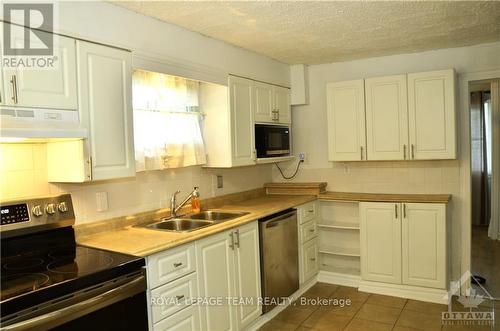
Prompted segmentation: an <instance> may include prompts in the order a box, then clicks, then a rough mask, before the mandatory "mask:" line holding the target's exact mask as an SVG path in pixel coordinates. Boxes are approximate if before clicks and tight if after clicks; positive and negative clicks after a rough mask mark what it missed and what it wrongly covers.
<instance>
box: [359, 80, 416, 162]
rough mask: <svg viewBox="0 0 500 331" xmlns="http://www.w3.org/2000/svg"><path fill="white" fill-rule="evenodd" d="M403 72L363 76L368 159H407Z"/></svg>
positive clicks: (406, 118)
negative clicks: (381, 75)
mask: <svg viewBox="0 0 500 331" xmlns="http://www.w3.org/2000/svg"><path fill="white" fill-rule="evenodd" d="M406 90H407V89H406V75H397V76H388V77H377V78H369V79H365V101H366V149H367V154H368V155H367V159H368V160H406V158H407V156H408V107H407V104H408V98H407V95H406Z"/></svg>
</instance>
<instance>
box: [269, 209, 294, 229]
mask: <svg viewBox="0 0 500 331" xmlns="http://www.w3.org/2000/svg"><path fill="white" fill-rule="evenodd" d="M296 216H297V211H296V210H292V211H290V212H288V213H286V214H283V215H279V216H276V217H274V218H271V219H269V220H266V221H264V222H262V223H263V224H264V226H265V227H266V228H272V227H275V226H278V225H280V224H282V222H281V221H283V220H286V219H289V218H290V217H296Z"/></svg>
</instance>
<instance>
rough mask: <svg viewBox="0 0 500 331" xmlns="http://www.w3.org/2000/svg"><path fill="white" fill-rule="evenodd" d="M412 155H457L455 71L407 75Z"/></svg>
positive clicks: (424, 156) (430, 156) (454, 156)
mask: <svg viewBox="0 0 500 331" xmlns="http://www.w3.org/2000/svg"><path fill="white" fill-rule="evenodd" d="M408 110H409V133H410V135H409V136H410V157H411V159H415V160H429V159H454V158H456V125H455V72H454V70H453V69H449V70H441V71H431V72H421V73H414V74H408Z"/></svg>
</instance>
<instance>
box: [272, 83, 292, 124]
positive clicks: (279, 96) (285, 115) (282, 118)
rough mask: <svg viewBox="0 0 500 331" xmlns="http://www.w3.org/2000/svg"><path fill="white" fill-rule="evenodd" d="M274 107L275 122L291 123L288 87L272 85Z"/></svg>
mask: <svg viewBox="0 0 500 331" xmlns="http://www.w3.org/2000/svg"><path fill="white" fill-rule="evenodd" d="M273 90H274V108H275V111H276V114H277V118H276V120H275V122H278V123H282V124H290V123H292V112H291V106H290V89H288V88H285V87H281V86H274V87H273Z"/></svg>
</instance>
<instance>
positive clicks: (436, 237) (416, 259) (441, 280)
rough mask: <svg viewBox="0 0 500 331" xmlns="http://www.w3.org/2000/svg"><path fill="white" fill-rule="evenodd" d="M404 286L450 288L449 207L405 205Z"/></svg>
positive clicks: (403, 230)
mask: <svg viewBox="0 0 500 331" xmlns="http://www.w3.org/2000/svg"><path fill="white" fill-rule="evenodd" d="M402 216H403V217H402V240H401V242H402V256H403V259H402V262H403V284H408V285H415V286H425V287H434V288H446V269H447V260H446V205H444V204H436V203H404V204H403V215H402Z"/></svg>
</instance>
